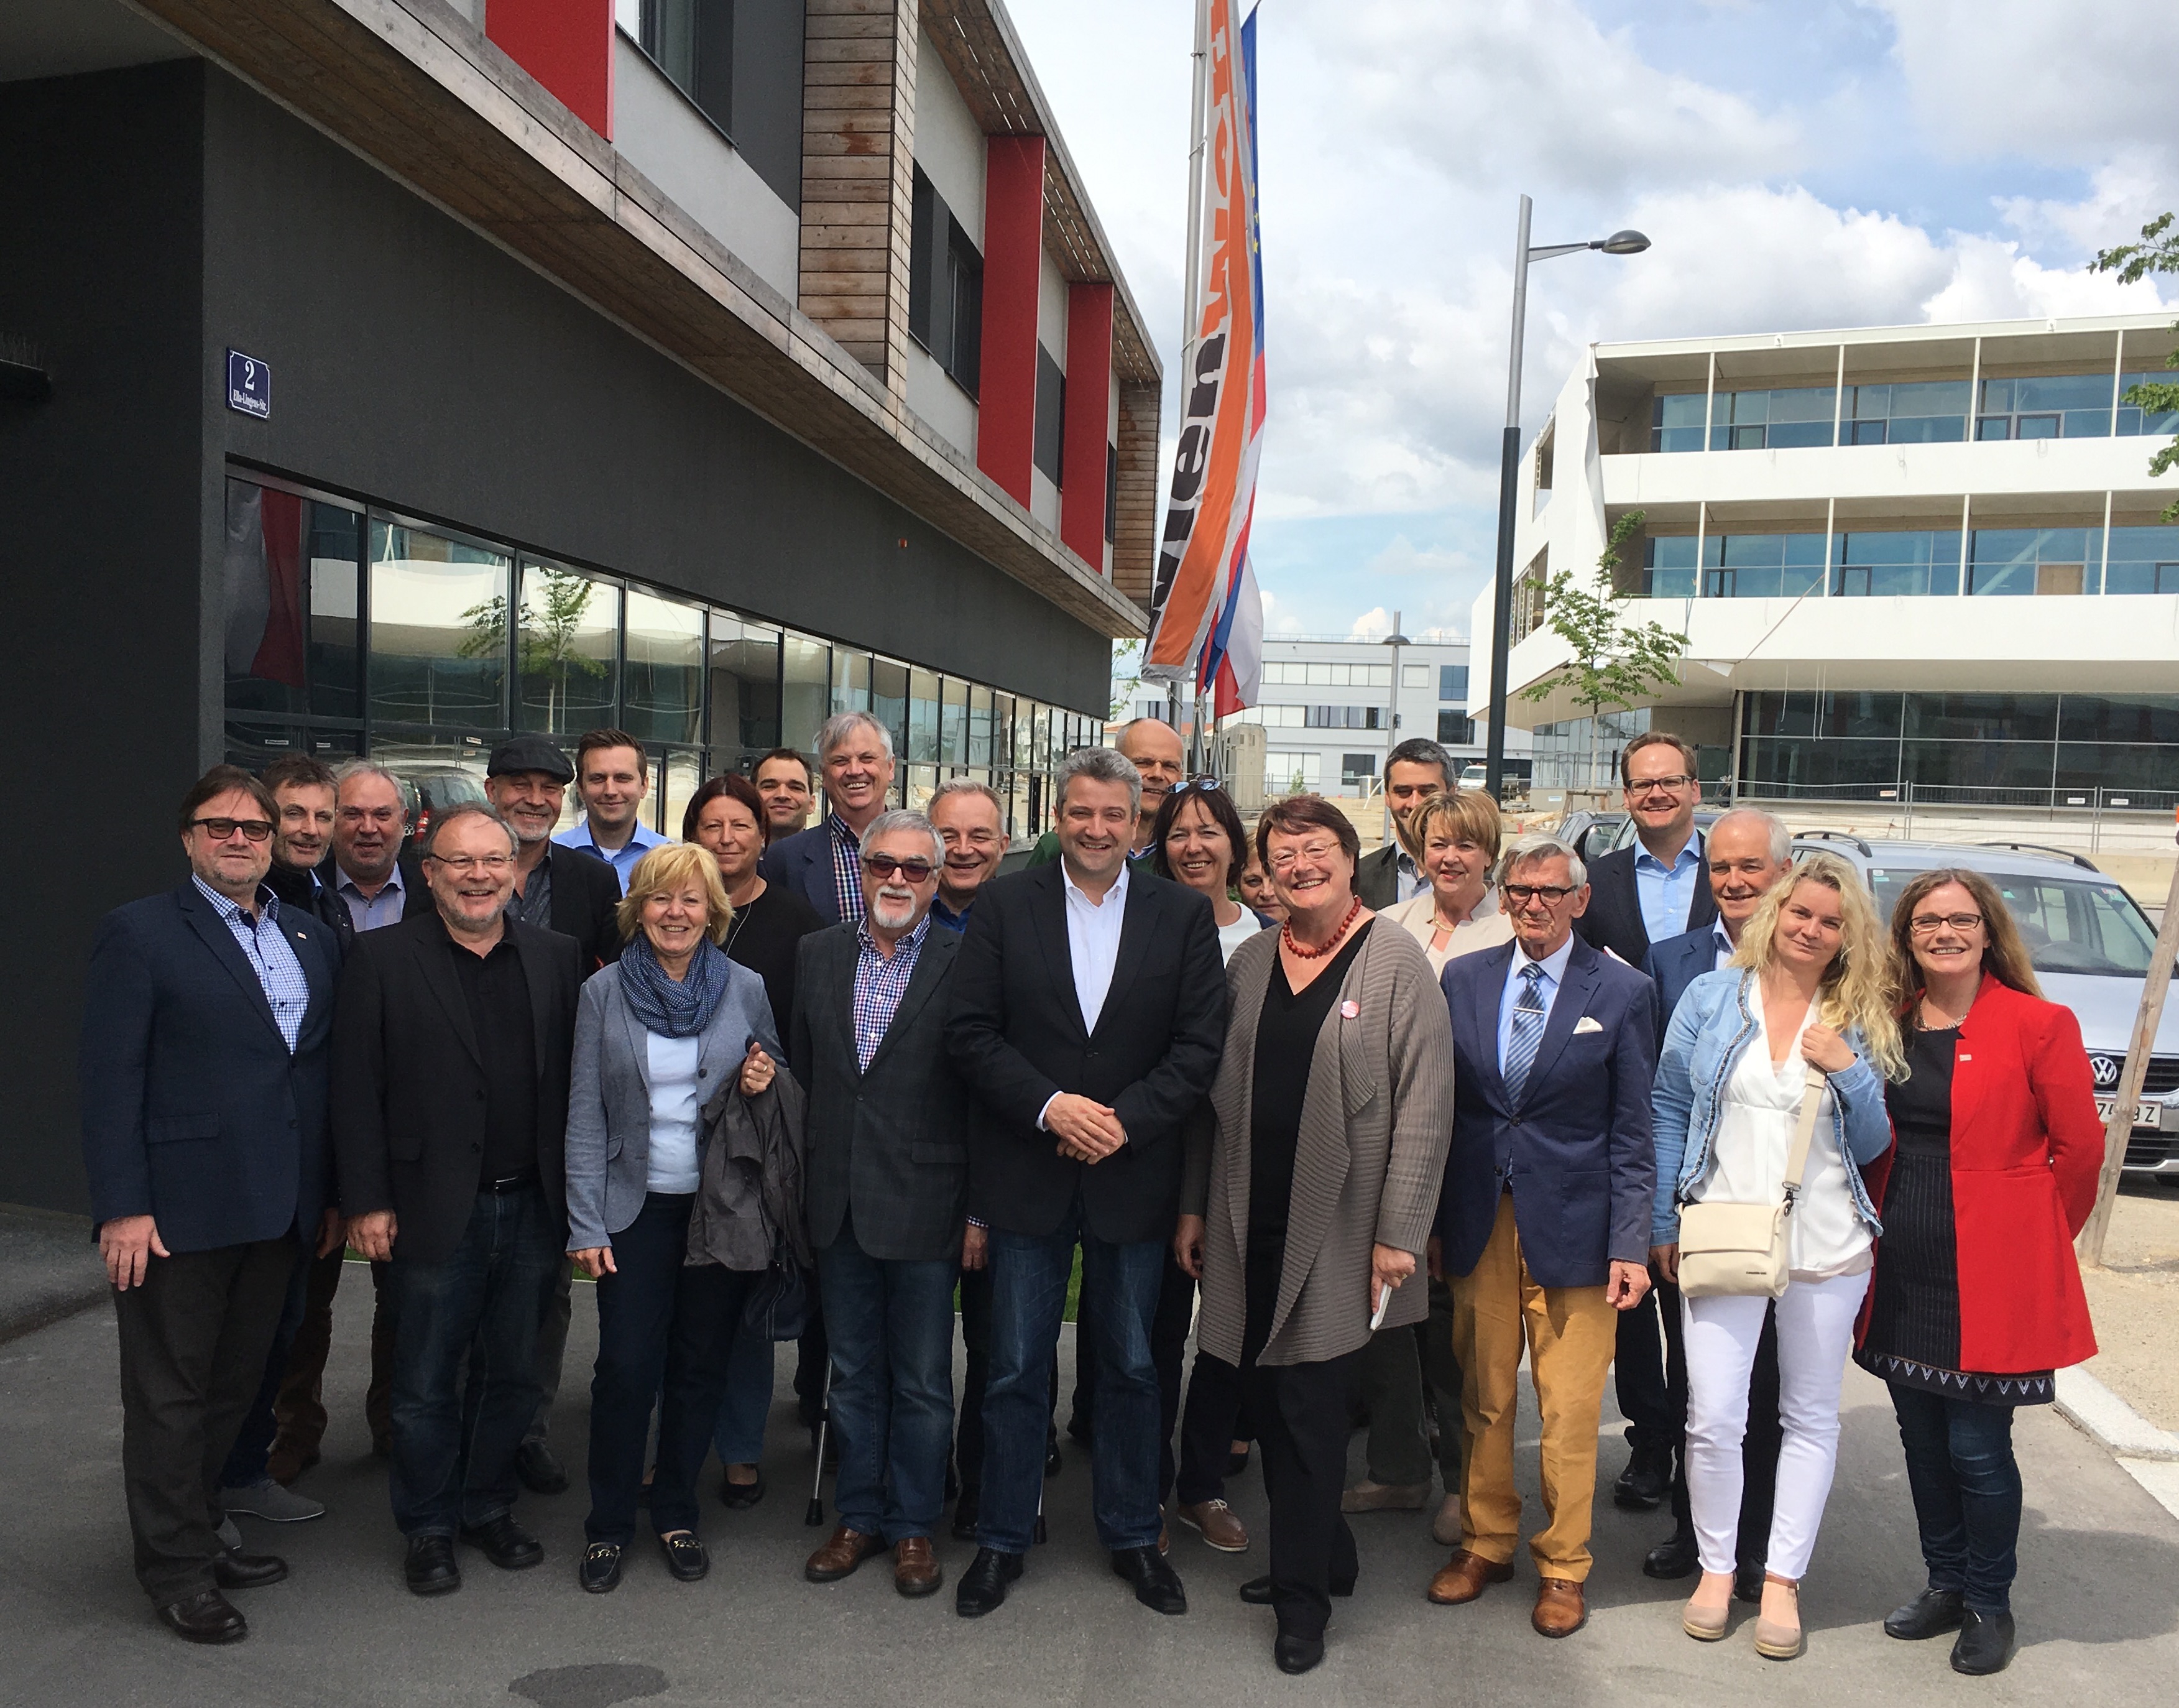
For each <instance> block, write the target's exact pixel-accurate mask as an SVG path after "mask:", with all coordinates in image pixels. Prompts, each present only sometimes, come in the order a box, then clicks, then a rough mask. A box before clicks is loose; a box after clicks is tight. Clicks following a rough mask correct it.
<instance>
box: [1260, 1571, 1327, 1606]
mask: <svg viewBox="0 0 2179 1708" xmlns="http://www.w3.org/2000/svg"><path fill="white" fill-rule="evenodd" d="M1331 1593H1332V1594H1333V1595H1353V1593H1354V1579H1352V1578H1349V1579H1347V1581H1346V1582H1345V1583H1343V1584H1332V1585H1331ZM1241 1599H1242V1600H1243V1601H1246V1602H1247V1603H1248V1604H1249V1606H1252V1607H1268V1606H1271V1579H1270V1578H1269V1577H1262V1578H1251V1579H1249V1581H1248V1582H1247V1583H1245V1584H1242V1585H1241Z"/></svg>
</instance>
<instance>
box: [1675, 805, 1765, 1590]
mask: <svg viewBox="0 0 2179 1708" xmlns="http://www.w3.org/2000/svg"><path fill="white" fill-rule="evenodd" d="M1792 859H1793V836H1792V832H1791V831H1789V830H1787V827H1786V822H1785V821H1784V820H1783V819H1781V818H1779V817H1778V816H1776V815H1775V814H1772V813H1767V812H1764V811H1761V810H1759V809H1757V808H1755V807H1752V806H1743V807H1736V808H1734V809H1733V810H1732V811H1731V812H1728V813H1726V814H1725V815H1724V816H1721V818H1719V819H1718V821H1716V822H1715V824H1713V825H1711V826H1710V835H1709V836H1708V837H1707V838H1704V864H1705V866H1706V868H1707V870H1708V874H1709V878H1710V896H1711V898H1712V899H1713V900H1714V901H1715V903H1716V908H1717V914H1716V917H1715V918H1714V919H1713V920H1711V921H1710V923H1709V924H1708V925H1700V926H1698V927H1697V928H1696V929H1694V930H1693V931H1686V932H1683V933H1682V934H1681V935H1680V936H1677V937H1668V938H1666V940H1665V941H1664V942H1661V943H1658V944H1656V945H1655V946H1654V947H1651V949H1650V951H1649V958H1648V959H1647V960H1645V961H1644V963H1643V964H1642V970H1643V971H1644V972H1645V973H1647V974H1648V975H1649V976H1650V977H1651V978H1652V979H1654V980H1656V984H1657V997H1658V1008H1657V1013H1658V1019H1659V1025H1658V1029H1657V1040H1658V1043H1657V1047H1658V1049H1659V1050H1660V1052H1661V1051H1662V1050H1663V1048H1664V1035H1665V1029H1666V1027H1667V1026H1669V1025H1671V1020H1672V1011H1673V1010H1674V1009H1675V1008H1677V1007H1678V1006H1679V1003H1680V998H1681V997H1682V996H1684V995H1685V994H1686V993H1687V988H1688V986H1689V985H1691V984H1693V982H1694V981H1695V980H1697V979H1699V978H1700V977H1701V976H1702V975H1704V973H1712V972H1715V971H1716V970H1717V969H1719V968H1721V967H1722V966H1724V965H1725V964H1726V962H1727V961H1729V960H1731V959H1732V952H1733V950H1734V949H1735V948H1737V947H1738V946H1739V942H1740V933H1741V930H1742V928H1743V926H1745V925H1747V923H1748V920H1750V919H1751V918H1752V917H1753V916H1754V913H1755V909H1756V908H1757V907H1758V906H1759V905H1760V904H1761V903H1762V900H1763V898H1764V896H1765V894H1766V893H1768V892H1769V891H1770V888H1771V887H1772V886H1773V885H1775V884H1776V882H1777V881H1778V880H1779V879H1780V878H1781V877H1783V876H1785V875H1786V869H1787V867H1788V866H1789V865H1792ZM1650 1279H1651V1280H1652V1282H1655V1285H1654V1287H1653V1288H1651V1292H1652V1293H1653V1294H1654V1295H1655V1299H1656V1302H1657V1310H1658V1314H1659V1315H1661V1316H1662V1317H1663V1318H1664V1329H1665V1403H1666V1416H1667V1418H1668V1420H1669V1422H1670V1424H1671V1431H1672V1470H1671V1476H1672V1496H1671V1498H1672V1520H1673V1524H1672V1534H1671V1535H1670V1536H1668V1537H1666V1539H1665V1540H1663V1541H1661V1542H1660V1543H1658V1544H1657V1546H1655V1547H1654V1548H1652V1549H1650V1550H1649V1552H1648V1553H1647V1554H1645V1555H1644V1556H1643V1558H1642V1569H1643V1571H1644V1573H1647V1574H1648V1575H1649V1576H1650V1577H1652V1578H1685V1577H1688V1576H1691V1575H1692V1574H1693V1572H1694V1569H1695V1567H1696V1565H1697V1563H1698V1559H1697V1551H1696V1547H1695V1527H1694V1519H1693V1514H1692V1513H1690V1512H1689V1510H1688V1467H1687V1458H1686V1442H1687V1416H1688V1354H1687V1343H1686V1339H1685V1337H1684V1334H1683V1332H1682V1323H1681V1321H1680V1290H1679V1288H1677V1287H1676V1286H1674V1285H1673V1284H1672V1283H1671V1282H1669V1281H1666V1279H1665V1277H1664V1272H1663V1271H1662V1270H1660V1269H1659V1268H1657V1267H1656V1266H1654V1265H1653V1266H1651V1269H1650ZM1783 1441H1784V1436H1783V1432H1782V1431H1781V1426H1780V1424H1779V1421H1778V1321H1777V1313H1776V1311H1772V1312H1770V1313H1768V1314H1767V1315H1765V1318H1764V1320H1763V1333H1762V1336H1761V1337H1760V1338H1759V1340H1758V1341H1757V1342H1756V1343H1755V1364H1754V1370H1753V1372H1752V1373H1751V1375H1750V1377H1749V1398H1748V1434H1747V1437H1746V1439H1745V1440H1743V1442H1742V1443H1741V1473H1742V1475H1741V1496H1740V1558H1739V1561H1738V1562H1737V1571H1736V1572H1735V1573H1734V1575H1735V1577H1736V1578H1737V1579H1738V1582H1737V1585H1736V1592H1737V1594H1738V1595H1740V1598H1741V1599H1742V1600H1743V1601H1760V1600H1761V1599H1762V1595H1763V1567H1764V1561H1765V1555H1766V1553H1767V1551H1768V1549H1769V1546H1770V1508H1771V1502H1772V1497H1774V1495H1775V1494H1776V1490H1777V1486H1778V1449H1779V1447H1781V1445H1782V1443H1783Z"/></svg>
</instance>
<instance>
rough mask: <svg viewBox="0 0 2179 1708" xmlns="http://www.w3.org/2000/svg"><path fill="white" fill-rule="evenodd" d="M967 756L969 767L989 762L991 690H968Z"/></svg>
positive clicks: (985, 764)
mask: <svg viewBox="0 0 2179 1708" xmlns="http://www.w3.org/2000/svg"><path fill="white" fill-rule="evenodd" d="M948 685H949V686H950V685H951V684H950V683H949V684H948ZM968 754H969V764H970V765H974V766H988V765H990V764H991V689H988V688H977V687H971V688H970V689H969V747H968Z"/></svg>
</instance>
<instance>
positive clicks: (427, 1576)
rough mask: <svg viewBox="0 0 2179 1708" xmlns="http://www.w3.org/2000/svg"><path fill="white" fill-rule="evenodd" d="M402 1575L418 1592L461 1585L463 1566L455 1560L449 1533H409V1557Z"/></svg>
mask: <svg viewBox="0 0 2179 1708" xmlns="http://www.w3.org/2000/svg"><path fill="white" fill-rule="evenodd" d="M401 1575H402V1576H403V1577H404V1578H406V1579H408V1580H409V1590H410V1591H411V1592H412V1593H414V1594H415V1595H445V1594H446V1593H447V1591H448V1590H458V1589H460V1588H461V1586H462V1568H460V1567H459V1566H458V1565H457V1564H455V1563H454V1539H453V1537H452V1536H411V1537H409V1557H408V1559H407V1560H406V1561H405V1562H403V1565H402V1568H401Z"/></svg>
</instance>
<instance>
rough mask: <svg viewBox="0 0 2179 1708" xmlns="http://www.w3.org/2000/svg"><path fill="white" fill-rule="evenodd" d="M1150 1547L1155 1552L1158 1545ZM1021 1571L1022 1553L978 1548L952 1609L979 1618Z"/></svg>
mask: <svg viewBox="0 0 2179 1708" xmlns="http://www.w3.org/2000/svg"><path fill="white" fill-rule="evenodd" d="M1151 1551H1152V1552H1153V1553H1155V1551H1156V1550H1155V1549H1152V1550H1151ZM1021 1574H1022V1559H1021V1556H1020V1555H1019V1554H1002V1553H1001V1552H1000V1551H998V1550H997V1549H996V1548H979V1549H977V1550H976V1557H975V1558H974V1560H972V1561H970V1562H969V1569H968V1570H967V1571H965V1572H963V1573H961V1581H960V1582H959V1583H958V1584H956V1585H955V1586H954V1590H953V1611H954V1612H957V1613H958V1614H959V1615H960V1616H961V1617H963V1618H964V1619H980V1618H982V1617H984V1615H985V1614H986V1613H988V1612H991V1610H992V1609H993V1608H994V1607H996V1606H999V1604H1000V1603H1001V1602H1002V1601H1005V1600H1006V1599H1007V1584H1011V1583H1013V1581H1014V1580H1015V1579H1018V1578H1019V1577H1020V1576H1021Z"/></svg>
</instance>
